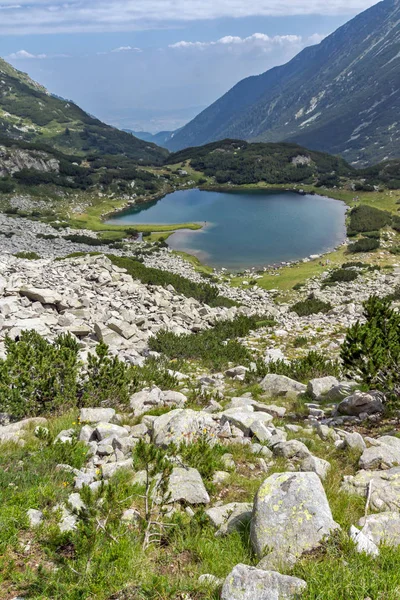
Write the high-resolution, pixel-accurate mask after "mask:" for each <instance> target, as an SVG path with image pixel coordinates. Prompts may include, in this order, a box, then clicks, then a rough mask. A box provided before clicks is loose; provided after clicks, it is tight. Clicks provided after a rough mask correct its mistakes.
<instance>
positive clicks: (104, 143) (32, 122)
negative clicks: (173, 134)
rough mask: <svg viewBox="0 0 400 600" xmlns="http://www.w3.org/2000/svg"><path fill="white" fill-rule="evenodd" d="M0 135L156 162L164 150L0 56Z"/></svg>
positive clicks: (86, 152) (79, 152) (74, 151)
mask: <svg viewBox="0 0 400 600" xmlns="http://www.w3.org/2000/svg"><path fill="white" fill-rule="evenodd" d="M0 136H2V137H7V138H10V139H13V140H16V141H24V142H33V143H35V144H37V143H40V144H43V145H46V147H50V146H51V147H53V148H56V149H57V150H59V151H62V152H63V153H67V154H76V155H80V156H85V155H93V154H99V155H108V154H111V155H116V154H118V155H123V156H125V157H128V158H129V159H132V160H133V161H136V162H138V163H142V164H162V163H163V161H164V158H165V157H166V155H167V154H168V153H167V152H166V151H165V150H163V149H162V148H160V147H158V146H156V145H155V144H152V143H150V142H144V141H142V140H139V139H137V138H136V137H134V136H132V135H129V134H128V133H125V132H123V131H120V130H119V129H115V128H113V127H110V126H109V125H106V124H105V123H102V122H101V121H99V120H98V119H96V118H95V117H92V116H91V115H89V114H88V113H86V112H85V111H83V110H82V109H81V108H79V107H78V106H77V105H76V104H74V103H73V102H71V101H69V100H64V99H62V98H59V97H57V96H53V95H51V94H49V93H48V91H47V90H46V89H45V88H44V87H42V86H41V85H39V84H38V83H36V82H35V81H33V80H32V79H30V77H28V75H26V74H25V73H21V72H20V71H17V70H16V69H14V68H13V67H12V66H11V65H9V64H8V63H7V62H6V61H4V60H2V59H0Z"/></svg>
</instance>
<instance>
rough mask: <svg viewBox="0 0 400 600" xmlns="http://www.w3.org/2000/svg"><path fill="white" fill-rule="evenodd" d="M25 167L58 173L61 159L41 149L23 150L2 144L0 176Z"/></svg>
mask: <svg viewBox="0 0 400 600" xmlns="http://www.w3.org/2000/svg"><path fill="white" fill-rule="evenodd" d="M23 169H34V170H35V171H40V172H42V173H58V172H59V170H60V163H59V161H58V160H57V159H56V158H54V157H53V156H51V155H50V154H47V152H42V151H40V150H23V149H21V148H6V147H5V146H0V177H6V176H7V175H13V174H14V173H18V172H19V171H22V170H23Z"/></svg>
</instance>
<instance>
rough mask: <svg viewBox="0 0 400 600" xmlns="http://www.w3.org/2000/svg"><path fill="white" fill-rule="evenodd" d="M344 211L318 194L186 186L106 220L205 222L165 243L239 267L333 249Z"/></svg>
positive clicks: (210, 261) (339, 239)
mask: <svg viewBox="0 0 400 600" xmlns="http://www.w3.org/2000/svg"><path fill="white" fill-rule="evenodd" d="M345 214H346V206H345V204H343V203H342V202H338V201H337V200H331V199H329V198H325V197H322V196H312V195H306V196H302V195H300V194H296V193H294V192H276V191H275V192H265V191H258V190H257V191H246V192H244V191H237V192H206V191H202V190H198V189H191V190H184V191H179V192H174V193H172V194H168V195H167V196H165V197H164V198H162V199H161V200H158V201H157V202H152V203H147V204H142V205H140V206H138V207H135V208H131V209H129V211H126V212H124V213H120V214H118V215H114V216H113V217H112V218H111V219H109V220H108V221H107V223H109V224H114V225H116V224H119V225H122V224H124V225H132V226H134V225H135V224H139V223H140V224H144V223H152V224H171V223H189V222H199V223H201V224H206V225H205V227H204V228H203V229H201V230H198V231H190V230H181V231H177V232H176V233H174V234H173V235H172V236H171V237H170V238H169V239H168V245H169V246H170V247H171V248H172V249H174V250H184V251H186V252H189V253H191V254H194V255H196V256H198V257H199V258H200V259H201V260H202V261H203V262H205V263H207V264H209V265H211V266H213V267H226V268H227V269H230V270H242V269H246V268H249V267H262V266H266V265H272V264H276V263H279V262H282V261H290V260H297V259H301V258H305V257H307V256H309V255H310V254H320V253H322V252H327V251H328V250H331V249H333V248H334V247H336V246H337V245H338V244H340V243H341V242H343V241H344V239H345V236H346V228H345Z"/></svg>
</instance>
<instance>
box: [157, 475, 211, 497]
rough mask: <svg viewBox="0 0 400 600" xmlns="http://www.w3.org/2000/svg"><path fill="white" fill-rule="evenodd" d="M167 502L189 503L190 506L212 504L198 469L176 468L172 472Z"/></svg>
mask: <svg viewBox="0 0 400 600" xmlns="http://www.w3.org/2000/svg"><path fill="white" fill-rule="evenodd" d="M167 502H168V503H172V502H187V503H188V504H208V503H209V502H210V496H209V495H208V493H207V490H206V488H205V487H204V483H203V480H202V478H201V475H200V473H199V472H198V470H197V469H192V468H183V467H175V468H174V469H173V470H172V473H171V476H170V479H169V483H168V489H167Z"/></svg>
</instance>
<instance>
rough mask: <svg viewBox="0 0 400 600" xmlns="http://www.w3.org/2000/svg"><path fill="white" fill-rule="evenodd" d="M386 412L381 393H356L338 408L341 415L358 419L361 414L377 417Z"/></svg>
mask: <svg viewBox="0 0 400 600" xmlns="http://www.w3.org/2000/svg"><path fill="white" fill-rule="evenodd" d="M383 411H384V406H383V397H382V394H380V393H379V392H368V393H366V392H354V394H351V396H348V397H347V398H345V399H344V400H342V402H341V403H340V404H339V406H338V412H339V413H340V414H341V415H348V416H351V417H358V416H359V415H361V414H365V415H375V414H377V413H382V412H383Z"/></svg>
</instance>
